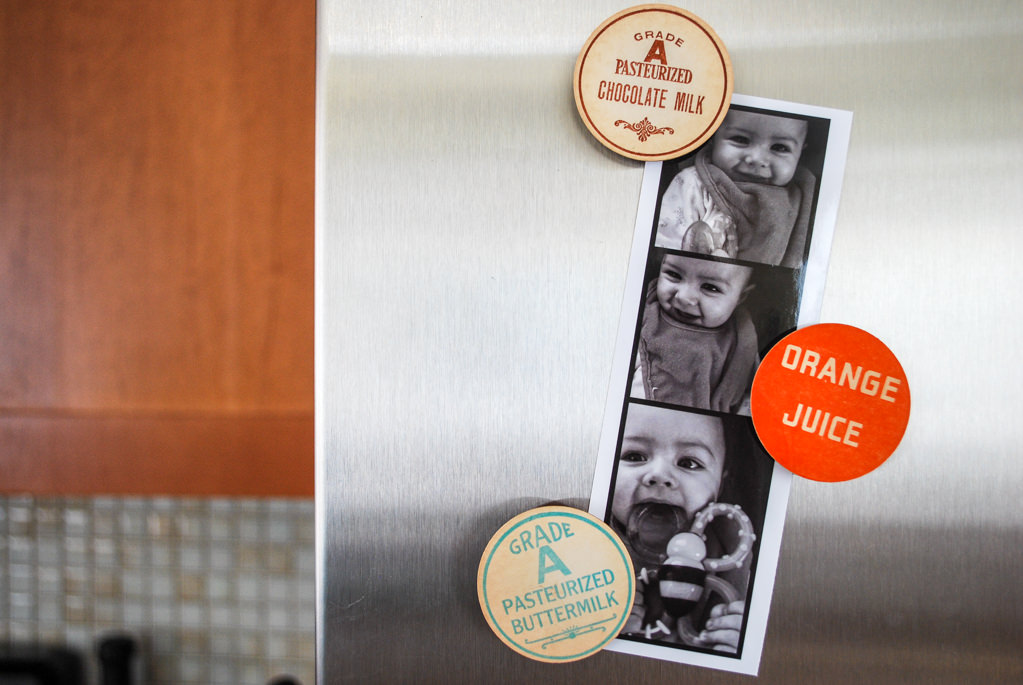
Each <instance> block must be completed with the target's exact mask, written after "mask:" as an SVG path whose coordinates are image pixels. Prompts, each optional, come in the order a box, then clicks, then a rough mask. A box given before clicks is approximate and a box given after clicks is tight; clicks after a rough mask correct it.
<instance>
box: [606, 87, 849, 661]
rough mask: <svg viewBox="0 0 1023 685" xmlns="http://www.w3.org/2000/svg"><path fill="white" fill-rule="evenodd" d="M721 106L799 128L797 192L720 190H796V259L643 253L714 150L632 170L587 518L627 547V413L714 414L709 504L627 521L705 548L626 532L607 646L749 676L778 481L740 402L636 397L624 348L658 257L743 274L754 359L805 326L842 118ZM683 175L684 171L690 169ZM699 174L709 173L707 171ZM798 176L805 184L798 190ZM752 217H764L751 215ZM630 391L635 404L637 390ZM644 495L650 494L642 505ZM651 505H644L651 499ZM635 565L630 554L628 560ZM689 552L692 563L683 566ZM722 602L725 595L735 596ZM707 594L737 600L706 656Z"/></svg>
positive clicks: (648, 295) (631, 347) (799, 108)
mask: <svg viewBox="0 0 1023 685" xmlns="http://www.w3.org/2000/svg"><path fill="white" fill-rule="evenodd" d="M730 111H735V112H743V113H751V114H755V115H763V116H765V117H781V118H784V119H786V120H791V119H795V120H798V121H803V122H806V125H805V130H806V137H805V141H804V143H803V147H802V149H801V150H800V151H799V153H800V154H799V168H800V171H799V178H800V181H799V184H798V187H796V184H795V182H792V183H791V184H785V185H780V186H778V187H775V188H768V189H766V190H765V189H760V188H750V186H749V182H746V181H743V182H736V183H734V186H736V187H737V188H738V189H739V190H740V191H741V190H742V189H743V188H744V187H746V188H750V191H751V193H752V194H756V193H760V194H761V195H762V196H765V197H766V196H771V197H773V196H777V195H779V192H775V191H779V190H780V191H782V192H781V193H780V194H782V195H784V194H788V195H789V196H792V195H798V197H796V202H797V204H798V208H797V210H796V211H795V214H794V215H793V219H792V222H793V224H794V223H795V221H796V220H797V219H796V218H795V215H798V214H799V213H800V212H803V211H805V212H806V213H807V214H808V216H807V217H806V230H805V236H803V242H802V243H801V244H800V245H797V246H796V247H795V248H793V249H794V250H795V251H796V253H798V260H796V261H793V260H792V258H791V255H792V254H793V250H791V249H790V250H788V255H787V256H786V257H785V258H784V261H785V264H784V265H783V264H782V261H783V260H782V259H781V258H779V259H777V260H774V259H761V258H760V257H759V254H758V253H754V252H747V253H745V254H744V253H743V252H742V251H741V250H740V251H739V252H738V253H734V252H733V253H732V254H731V255H730V256H725V254H723V253H721V252H718V253H715V254H707V253H706V252H708V251H709V250H706V251H704V250H703V249H701V248H699V247H695V248H694V247H693V246H694V245H697V244H698V241H697V243H693V242H688V243H686V244H685V245H683V243H682V242H681V241H680V242H679V243H678V245H677V246H676V245H671V244H663V241H662V244H660V245H655V242H657V241H655V238H656V236H657V224H658V219H659V214H660V212H661V205H662V198H663V195H664V193H665V191H666V189H667V187H668V186H669V185H670V184H671V183H672V181H673V180H674V179H675V177H676V176H678V175H679V174H680V173H681V171H682V170H684V169H692V168H693V167H694V166H695V163H696V162H695V158H696V157H697V156H699V155H700V154H701V151H706V150H710V149H711V146H713V145H715V139H711V140H710V141H708V142H707V143H706V144H705V145H704V146H703V147H701V148H700V150H697V151H695V152H693V153H691V154H690V155H688V156H686V157H683V158H680V159H677V160H670V161H666V162H649V163H647V164H646V166H645V169H644V175H643V184H642V190H641V194H640V203H639V210H638V213H637V218H636V225H635V234H634V238H633V247H632V254H631V257H630V261H629V270H628V276H627V279H626V287H625V295H624V298H623V304H622V314H621V320H620V324H619V331H618V336H617V342H616V346H615V353H614V359H613V362H612V372H611V379H610V386H609V391H608V399H607V404H606V408H605V412H604V422H603V427H602V432H601V439H600V446H599V449H598V457H597V465H596V470H595V475H594V481H593V488H592V492H591V496H590V513H592V514H594V515H595V516H597V517H599V518H602V519H603V520H605V521H606V522H607V523H608V524H610V525H611V526H612V527H613V528H616V529H617V531H618V532H619V534H621V535H622V537H623V538H624V539H625V540H626V544H627V545H628V544H629V539H630V531H629V530H626V528H628V526H629V525H630V524H629V522H628V521H620V520H616V518H615V516H613V514H612V503H613V501H614V496H615V490H616V481H618V475H619V468H618V466H619V457H620V453H621V450H622V441H623V436H624V434H625V430H626V423H627V419H628V415H629V409H630V407H636V406H639V405H644V406H653V407H657V408H659V409H661V410H664V411H665V412H679V413H680V416H681V414H699V415H701V416H710V417H713V418H715V419H716V420H719V421H720V423H721V425H722V430H723V432H724V439H725V446H726V447H725V450H726V454H727V457H726V459H725V462H726V463H725V466H724V470H723V473H722V475H721V477H720V479H719V480H720V483H719V484H718V488H717V497H716V498H715V500H714V501H713V502H712V503H711V504H710V505H709V506H708V507H707V509H706V511H703V512H700V513H697V514H696V516H695V518H691V517H689V515H688V513H686V512H679V513H677V514H664V513H663V512H657V513H656V514H655V515H650V516H646V517H643V516H636V517H632V518H634V519H635V520H637V521H638V520H644V521H649V520H655V519H656V520H659V521H660V522H661V523H658V524H650V525H661V526H662V527H663V526H664V525H665V524H663V521H665V520H668V521H672V520H679V521H685V522H686V523H683V524H679V525H681V526H685V525H688V526H689V529H688V530H685V531H683V530H677V533H680V534H681V533H686V534H687V535H688V534H696V536H697V537H698V538H699V539H700V540H704V541H705V542H706V545H707V547H708V550H703V551H700V552H699V553H696V556H695V557H686V556H685V555H686V554H690V552H685V553H682V556H681V557H671V556H670V555H669V551H672V552H673V553H674V552H677V551H678V550H680V549H683V548H684V547H686V544H688V543H685V541H684V540H682V539H678V540H675V539H674V538H677V537H679V536H678V535H675V536H672V535H671V533H674V532H676V531H675V530H674V529H672V528H671V525H670V524H669V525H668V532H666V533H663V534H661V533H657V532H656V531H655V532H654V533H652V534H650V535H648V534H647V533H646V532H639V533H637V531H635V530H633V531H631V535H632V539H634V540H640V539H642V540H644V542H643V543H641V545H642V546H643V547H644V549H643V551H642V554H639V555H636V554H634V558H633V562H634V564H635V565H636V573H637V602H636V605H635V607H634V610H633V614H634V616H633V617H632V618H633V620H632V627H633V628H635V626H637V625H638V626H639V629H638V630H631V631H630V627H629V625H628V624H627V626H626V629H625V630H624V631H623V633H622V634H621V635H620V636H619V638H618V639H616V640H613V641H612V642H611V643H610V644H609V645H608V646H607V649H611V650H613V651H620V652H624V653H628V654H634V655H638V656H646V657H652V658H658V659H665V660H669V661H675V662H678V663H684V664H692V665H697V666H703V667H708V668H715V669H720V670H725V671H731V672H736V673H744V674H749V675H755V674H756V673H757V671H758V668H759V664H760V656H761V652H762V649H763V642H764V634H765V632H766V627H767V618H768V611H769V609H770V600H771V593H772V591H773V587H774V579H775V570H776V567H777V562H778V551H779V547H780V543H781V535H782V529H783V526H784V519H785V510H786V506H787V502H788V493H789V487H790V483H791V474H789V472H788V471H786V470H785V469H784V468H782V467H781V466H779V465H778V464H776V463H775V462H774V461H773V460H771V459H770V458H769V457H768V456H767V455H766V453H765V452H764V451H763V450H762V448H761V447H760V445H759V442H758V441H757V439H756V437H755V434H754V432H753V428H752V423H751V421H750V419H749V418H748V416H745V415H744V414H748V405H746V407H743V408H740V409H734V408H733V409H730V410H728V411H724V412H722V411H720V407H718V408H715V407H711V406H706V405H704V406H696V405H700V404H701V401H700V400H692V399H691V398H689V396H685V397H684V398H683V399H681V400H678V401H671V400H670V399H669V400H668V401H662V400H661V399H656V398H655V399H649V398H644V399H641V398H640V397H637V396H636V394H637V393H636V392H635V391H634V390H633V382H634V381H635V380H636V378H635V375H636V373H637V366H640V367H641V364H642V360H641V358H639V360H638V357H637V354H638V353H639V348H640V344H641V337H642V335H643V330H642V329H643V318H644V310H645V309H646V310H647V311H648V312H650V311H653V312H654V313H655V314H656V311H657V310H656V309H654V307H655V306H656V302H655V299H654V298H655V297H656V293H655V291H656V286H657V278H658V273H659V266H660V265H659V263H658V260H663V258H664V256H665V255H669V256H674V257H677V258H684V260H693V261H692V262H688V261H684V263H702V262H708V263H713V264H725V265H735V266H738V267H743V268H748V269H749V271H750V272H751V274H752V276H751V279H752V280H753V281H754V283H753V285H754V288H753V289H751V290H749V291H748V292H749V295H747V296H745V297H744V300H743V302H744V304H743V306H744V307H745V308H747V309H748V310H749V316H750V320H751V322H752V323H753V328H754V329H755V331H756V336H757V346H758V358H763V356H764V355H765V354H766V353H767V351H768V350H769V349H770V347H771V345H772V344H773V343H774V342H776V341H777V339H779V338H780V337H782V336H783V335H784V334H786V333H788V332H790V331H792V330H794V329H796V328H798V327H802V326H805V325H808V324H812V323H816V322H817V320H818V317H819V315H820V306H821V301H822V296H823V289H824V282H825V275H826V273H827V266H828V258H829V254H830V251H831V241H832V236H833V233H834V226H835V219H836V216H837V210H838V202H839V195H840V190H841V185H842V175H843V172H844V168H845V161H846V154H847V149H848V145H849V134H850V130H851V125H852V113H850V112H845V111H841V110H834V109H828V108H822V107H815V106H809V105H799V104H793V103H787V102H780V101H775V100H767V99H763V98H756V97H750V96H742V95H735V96H733V98H732V107H731V110H730ZM727 123H728V120H727V119H726V125H727ZM797 128H802V127H801V126H799V127H797ZM722 130H723V129H722ZM720 133H721V131H719V134H720ZM703 154H704V159H705V160H707V159H710V160H711V163H712V165H713V162H714V161H715V159H714V156H713V155H712V154H711V153H710V152H703ZM721 156H722V155H719V156H718V157H719V159H718V160H717V161H720V157H721ZM704 172H705V173H706V169H704ZM687 173H688V174H689V175H690V176H692V175H693V173H692V172H687ZM710 173H711V174H716V173H717V172H714V171H713V170H712V171H711V172H710ZM718 175H719V176H720V175H722V174H718ZM705 178H706V176H705ZM807 178H812V179H813V181H812V184H810V185H809V186H808V185H807V180H806V179H807ZM808 188H809V190H808ZM730 190H735V189H734V188H731V189H730ZM807 192H810V193H812V196H810V197H806V193H807ZM708 194H710V195H712V196H714V197H715V199H716V200H720V204H725V203H727V202H728V201H729V199H728V197H727V193H719V194H715V193H714V192H713V191H712V190H711V191H708ZM800 194H801V195H800ZM765 202H767V201H766V200H765ZM725 211H727V210H725ZM733 211H741V208H739V209H738V210H736V209H734V208H733ZM765 216H766V217H767V218H766V219H764V218H760V217H765ZM779 216H786V215H785V213H784V212H782V211H780V210H779V211H771V210H768V211H766V212H760V213H759V214H757V213H756V212H754V213H752V214H749V213H748V214H747V215H746V216H745V217H744V219H743V220H741V221H738V222H737V223H738V224H739V226H738V228H737V229H736V230H737V231H739V236H738V238H739V240H740V242H741V240H742V238H743V236H742V234H741V231H742V230H744V226H745V227H746V228H748V227H750V226H753V227H754V228H756V227H757V226H761V227H763V226H764V225H767V224H766V223H764V222H768V221H770V222H773V223H770V226H772V227H777V226H779V225H781V226H782V227H783V228H782V229H773V230H786V229H785V228H784V227H785V225H786V223H787V221H788V220H787V219H781V220H779V219H778V217H779ZM758 222H760V223H758ZM684 248H685V249H684ZM694 250H695V251H694ZM676 261H678V260H676ZM712 268H718V267H712ZM647 316H650V314H649V313H648V314H647ZM669 340H670V339H669ZM747 392H748V389H747ZM639 394H640V396H641V397H642V393H639ZM680 397H681V396H680ZM636 458H637V457H635V456H633V455H631V454H630V455H629V460H630V461H629V464H630V465H631V464H632V463H634V462H633V460H635V459H636ZM640 458H642V457H640ZM653 499H654V500H656V497H654V498H653ZM654 505H655V506H656V505H657V503H656V502H654ZM664 508H667V507H664ZM673 516H674V517H675V518H673ZM633 525H634V526H635V525H638V524H635V523H633ZM643 525H646V524H643ZM676 527H678V526H676ZM658 535H661V537H658ZM651 539H652V540H655V543H654V544H653V546H655V547H657V546H661V547H662V548H663V549H664V551H663V552H658V553H657V554H655V555H654V557H656V558H653V559H651V557H650V552H649V549H647V548H646V546H647V543H648V541H649V540H651ZM710 546H713V547H714V551H713V552H711V551H709V548H710ZM633 551H634V550H633ZM637 557H641V559H640V561H639V562H637ZM694 558H695V559H697V561H693V559H694ZM712 566H713V568H712ZM677 578H683V579H685V582H681V581H677V580H673V579H677ZM700 579H703V580H700ZM678 593H683V594H685V593H688V595H687V596H695V597H696V599H695V600H694V602H693V604H695V605H696V607H697V608H696V609H693V610H692V612H691V613H689V614H687V615H684V616H674V615H672V614H671V610H670V609H661V608H659V607H661V606H662V605H663V606H665V607H678V606H683V605H685V606H686V607H690V606H691V604H690V603H689V602H683V603H678V602H677V601H676V600H677V597H676V595H677V594H678ZM736 597H738V598H739V599H738V600H736V599H735V598H736ZM717 600H732V604H731V606H732V607H733V608H734V607H735V606H739V613H740V614H741V619H734V618H733V619H730V620H731V621H732V622H733V623H735V622H738V623H737V624H738V626H739V629H738V633H739V638H738V642H737V648H736V650H735V653H723V652H721V651H719V650H716V649H714V648H713V646H712V645H711V644H710V643H709V642H708V641H706V640H705V639H704V638H703V637H701V632H702V630H703V628H704V626H705V625H706V618H707V615H708V612H709V611H710V607H709V604H712V603H713V602H714V601H717ZM737 602H742V603H744V604H737ZM687 610H688V609H687ZM717 611H721V610H720V609H719V610H717ZM658 612H660V613H658ZM655 614H656V615H655ZM658 617H659V618H658Z"/></svg>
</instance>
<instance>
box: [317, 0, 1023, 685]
mask: <svg viewBox="0 0 1023 685" xmlns="http://www.w3.org/2000/svg"><path fill="white" fill-rule="evenodd" d="M624 7H625V5H623V4H620V3H612V2H606V1H604V0H598V1H593V0H587V1H586V2H583V1H582V0H579V1H575V0H572V1H569V2H559V3H539V2H536V3H507V2H504V3H500V2H489V1H488V2H482V3H441V2H436V3H431V2H425V3H407V2H398V1H396V0H382V1H381V2H375V3H357V2H353V1H352V0H322V1H321V2H320V3H319V10H318V12H319V18H318V21H319V27H318V55H319V60H318V61H319V64H318V94H317V97H318V107H317V117H318V121H317V157H318V170H317V195H318V197H317V208H318V211H317V268H318V273H317V310H318V312H317V316H318V322H317V510H318V511H317V513H318V517H317V526H318V550H319V555H318V592H319V595H318V596H319V616H318V641H319V650H318V655H317V660H318V672H319V681H320V682H322V683H342V682H353V683H387V682H395V683H407V682H413V683H449V682H468V683H476V682H486V683H503V682H507V683H520V682H550V683H596V682H628V683H633V682H643V683H657V682H683V683H688V682H693V683H696V682H699V683H739V682H748V680H747V678H746V677H743V676H737V675H731V674H727V673H721V672H714V671H708V670H704V669H698V668H694V667H691V666H680V665H676V664H671V663H667V662H662V661H655V660H650V659H641V658H638V657H634V656H627V655H624V654H617V653H609V652H604V653H601V654H598V655H596V656H594V657H591V658H588V659H585V660H583V661H579V662H575V663H571V664H563V665H557V666H553V665H545V664H541V663H536V662H532V661H529V660H527V659H525V658H523V657H521V656H519V655H518V654H516V653H514V652H512V651H511V650H509V649H508V648H506V647H504V646H503V645H502V644H501V643H500V642H499V641H498V640H497V638H496V637H495V636H494V635H493V634H492V633H491V632H490V630H489V629H488V627H487V624H486V622H485V621H484V619H483V616H482V614H481V612H480V608H479V605H478V602H477V599H476V572H477V565H478V563H479V559H480V554H481V553H482V551H483V549H484V547H485V546H486V543H487V540H488V538H489V537H490V535H491V534H492V533H493V532H494V531H495V530H497V528H498V527H499V526H500V525H501V524H502V523H503V522H504V521H506V520H507V519H509V518H510V517H512V516H513V515H515V514H517V513H519V512H522V511H524V510H526V509H528V508H530V507H533V506H537V505H541V504H545V503H548V502H552V501H558V502H562V503H567V504H571V505H574V506H578V507H580V508H585V507H586V497H587V495H588V493H589V491H590V486H591V481H592V477H593V469H594V464H595V458H596V450H597V442H598V438H599V435H600V429H601V421H602V418H603V408H604V402H605V399H606V392H607V383H608V375H609V372H610V367H611V360H612V353H613V348H614V341H615V334H616V331H617V327H618V320H619V313H620V306H621V301H622V293H623V287H624V283H625V275H626V267H627V260H628V256H629V250H630V242H631V237H632V228H633V223H634V221H635V216H636V209H637V201H638V197H639V187H640V181H641V177H642V173H643V168H642V165H641V164H640V163H639V162H634V161H631V160H627V159H625V158H622V157H618V156H616V155H615V154H613V153H611V152H609V151H608V150H606V149H605V148H604V147H602V146H601V145H600V144H599V143H598V142H596V141H595V140H594V139H593V138H592V136H591V135H590V134H589V132H588V131H587V130H586V128H585V127H584V126H583V124H582V123H581V122H580V120H579V117H578V114H577V113H576V110H575V105H574V102H573V99H572V86H571V77H572V69H573V65H574V62H575V58H576V55H577V53H578V50H579V48H580V47H581V45H582V44H583V42H584V41H585V40H586V38H587V36H588V35H589V33H590V32H591V31H592V30H593V29H594V28H595V27H596V26H597V25H598V24H599V23H600V22H601V21H602V20H603V19H605V18H606V17H608V16H610V15H611V14H613V13H615V12H617V11H618V10H620V9H623V8H624ZM686 9H688V10H690V11H692V12H694V13H696V14H697V15H699V16H701V17H702V18H703V19H705V20H706V21H707V22H708V23H709V24H710V25H711V26H713V27H714V29H715V30H716V31H717V33H718V34H719V35H720V36H721V37H722V39H723V40H724V41H725V44H726V45H727V46H728V48H729V50H730V53H731V57H732V61H733V65H734V70H735V78H736V88H735V91H736V92H737V93H743V94H749V95H758V96H763V97H769V98H776V99H782V100H789V101H794V102H803V103H808V104H814V105H822V106H827V107H834V108H839V109H845V110H851V111H853V112H854V122H853V131H852V142H851V144H850V148H849V155H848V163H847V166H846V173H845V181H844V188H843V193H842V199H841V203H840V207H839V212H838V221H837V225H836V228H835V237H834V243H833V250H832V255H831V264H830V268H829V272H828V282H827V287H826V291H825V296H824V301H823V309H822V320H823V321H834V322H842V323H848V324H852V325H855V326H859V327H861V328H864V329H866V330H867V331H870V332H871V333H873V334H874V335H876V336H877V337H879V338H880V339H881V340H883V341H884V342H885V343H887V344H888V346H889V347H890V348H891V349H892V350H893V351H894V352H895V353H896V354H897V355H898V356H899V358H900V360H901V362H902V365H903V367H904V368H905V370H906V374H907V376H908V379H909V384H910V386H911V388H912V393H913V414H912V416H911V418H910V423H909V429H908V431H907V433H906V436H905V439H904V441H903V442H902V444H901V446H900V447H899V449H898V450H897V451H896V453H895V455H894V456H893V457H892V458H891V459H890V460H889V461H888V462H887V463H886V464H884V465H883V466H882V467H880V468H879V469H878V470H877V471H875V472H873V473H870V474H869V475H867V476H865V477H863V478H861V479H859V480H855V481H852V482H848V483H840V484H825V483H816V482H811V481H806V480H800V479H798V478H797V479H796V480H795V482H794V484H793V487H792V494H791V500H790V505H789V511H788V517H787V523H786V532H785V538H784V540H783V543H782V549H781V557H780V562H779V566H778V573H777V582H776V586H775V592H774V598H773V602H772V614H771V618H770V621H769V624H768V630H767V636H766V642H765V645H764V651H763V659H762V662H761V667H760V681H761V682H764V683H830V684H831V685H838V684H844V683H862V682H872V683H905V682H927V683H949V684H953V683H955V684H958V683H996V682H1018V681H1020V680H1023V653H1021V651H1020V649H1019V646H1020V645H1021V644H1023V589H1021V586H1020V584H1019V583H1018V581H1017V576H1018V574H1019V572H1020V569H1021V568H1023V552H1021V551H1020V550H1023V507H1021V506H1020V504H1019V501H1020V499H1019V498H1020V494H1019V493H1020V492H1023V461H1020V459H1019V458H1018V455H1017V452H1016V450H1017V445H1019V444H1020V442H1021V438H1023V435H1021V433H1023V422H1021V421H1020V420H1019V419H1018V417H1017V414H1018V413H1019V411H1020V409H1021V408H1023V403H1021V401H1020V400H1019V388H1020V387H1021V386H1023V365H1021V364H1020V363H1019V362H1018V360H1017V359H1016V356H1015V355H1016V354H1017V352H1018V350H1019V348H1020V346H1021V344H1023V335H1021V333H1023V324H1021V322H1020V317H1019V315H1018V313H1019V312H1020V311H1023V288H1020V279H1019V277H1018V268H1019V267H1018V264H1019V260H1020V256H1021V255H1023V231H1021V230H1020V218H1021V217H1023V212H1021V206H1020V205H1021V200H1020V198H1021V197H1023V193H1020V191H1019V188H1020V187H1023V165H1021V164H1020V163H1019V159H1021V158H1023V133H1021V132H1020V131H1021V129H1020V125H1019V122H1020V121H1021V120H1023V87H1021V85H1023V84H1021V79H1020V76H1019V65H1020V64H1021V63H1023V47H1021V46H1023V4H1019V3H998V2H981V3H960V2H950V1H949V2H933V3H926V4H920V3H917V2H911V1H908V0H894V1H892V0H888V1H886V2H873V1H869V0H867V1H864V0H857V1H855V2H854V1H852V0H842V1H840V2H829V3H792V2H782V1H780V0H778V1H776V2H764V1H758V2H753V1H752V0H749V1H744V2H732V3H720V2H709V1H699V2H692V3H688V4H687V5H686Z"/></svg>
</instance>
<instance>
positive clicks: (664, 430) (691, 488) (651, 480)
mask: <svg viewBox="0 0 1023 685" xmlns="http://www.w3.org/2000/svg"><path fill="white" fill-rule="evenodd" d="M724 466H725V436H724V429H723V428H722V426H721V419H719V418H717V417H714V416H705V415H703V414H690V413H688V412H681V411H674V410H671V409H664V408H662V407H651V406H648V405H645V404H632V405H630V406H629V416H628V419H627V420H626V422H625V436H624V438H623V440H622V452H621V457H620V458H619V464H618V479H617V481H616V484H615V493H614V498H613V500H612V502H611V513H612V514H613V515H614V517H615V518H616V519H618V520H619V521H621V522H622V523H628V521H629V515H630V513H631V512H632V509H633V507H635V506H637V505H640V504H647V503H651V502H653V503H657V504H670V505H672V506H676V507H679V508H680V509H683V510H685V512H686V514H687V515H688V520H689V521H690V523H691V522H692V520H693V517H694V516H695V515H696V513H697V512H698V511H700V509H703V508H704V507H705V506H707V505H708V504H710V503H711V502H713V501H714V500H715V499H716V498H717V496H718V491H719V490H720V489H721V476H722V473H723V472H724ZM687 528H688V527H687Z"/></svg>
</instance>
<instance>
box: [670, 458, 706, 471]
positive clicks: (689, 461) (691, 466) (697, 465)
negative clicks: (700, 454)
mask: <svg viewBox="0 0 1023 685" xmlns="http://www.w3.org/2000/svg"><path fill="white" fill-rule="evenodd" d="M675 463H676V464H678V467H679V468H680V469H683V470H685V471H700V470H701V469H703V463H702V462H700V461H699V460H698V459H693V458H692V457H682V458H681V459H679V460H678V461H677V462H675Z"/></svg>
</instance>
